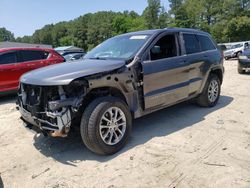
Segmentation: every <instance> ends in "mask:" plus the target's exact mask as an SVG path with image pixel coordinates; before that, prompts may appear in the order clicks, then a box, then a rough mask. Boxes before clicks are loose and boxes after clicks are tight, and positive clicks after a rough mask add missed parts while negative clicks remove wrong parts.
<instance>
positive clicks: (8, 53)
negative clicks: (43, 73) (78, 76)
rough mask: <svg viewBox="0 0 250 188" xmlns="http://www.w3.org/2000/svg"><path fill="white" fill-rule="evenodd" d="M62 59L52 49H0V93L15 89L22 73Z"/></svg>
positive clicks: (59, 61)
mask: <svg viewBox="0 0 250 188" xmlns="http://www.w3.org/2000/svg"><path fill="white" fill-rule="evenodd" d="M64 61H65V60H64V58H63V57H62V56H61V55H59V54H58V53H57V52H56V51H54V50H53V49H44V48H2V49H0V94H5V93H9V92H13V91H16V90H17V88H18V84H19V78H20V77H21V76H22V74H24V73H26V72H28V71H31V70H34V69H37V68H40V67H44V66H48V65H53V64H57V63H62V62H64Z"/></svg>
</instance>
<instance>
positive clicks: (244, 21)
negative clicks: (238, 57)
mask: <svg viewBox="0 0 250 188" xmlns="http://www.w3.org/2000/svg"><path fill="white" fill-rule="evenodd" d="M147 1H148V6H147V7H146V9H145V10H144V11H143V13H142V15H139V14H138V13H136V12H134V11H124V12H112V11H101V12H97V13H89V14H85V15H83V16H80V17H78V18H76V19H74V20H72V21H69V22H59V23H57V24H49V25H45V26H44V27H43V28H41V29H38V30H36V31H35V32H34V34H33V35H32V36H24V37H17V38H14V35H13V34H12V33H11V32H10V31H8V30H6V29H5V28H0V41H17V42H25V43H42V44H51V45H53V46H54V47H57V46H68V45H74V46H77V47H81V48H83V49H85V50H86V51H87V50H90V49H92V48H93V47H94V46H96V45H98V44H99V43H101V42H102V41H104V40H106V39H108V38H110V37H112V36H115V35H118V34H122V33H127V32H132V31H138V30H145V29H157V28H166V27H186V28H195V29H201V30H204V31H207V32H209V33H211V34H212V36H213V37H214V39H215V40H216V41H217V42H235V41H242V40H250V0H168V2H169V10H166V8H165V7H164V6H163V5H162V2H161V0H147Z"/></svg>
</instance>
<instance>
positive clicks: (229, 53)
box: [224, 42, 249, 60]
mask: <svg viewBox="0 0 250 188" xmlns="http://www.w3.org/2000/svg"><path fill="white" fill-rule="evenodd" d="M248 46H249V44H248V43H247V42H246V43H239V44H235V45H233V46H231V48H230V49H228V50H226V51H224V57H225V59H226V60H227V59H230V58H235V57H238V56H239V55H240V54H241V53H242V52H244V50H245V49H246V48H247V47H248Z"/></svg>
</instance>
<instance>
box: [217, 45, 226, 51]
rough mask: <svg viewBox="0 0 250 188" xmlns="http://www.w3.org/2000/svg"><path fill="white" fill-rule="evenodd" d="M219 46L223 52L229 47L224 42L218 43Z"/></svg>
mask: <svg viewBox="0 0 250 188" xmlns="http://www.w3.org/2000/svg"><path fill="white" fill-rule="evenodd" d="M218 48H219V49H220V50H221V51H223V52H224V51H226V50H227V47H226V45H224V44H218Z"/></svg>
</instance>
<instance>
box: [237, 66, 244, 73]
mask: <svg viewBox="0 0 250 188" xmlns="http://www.w3.org/2000/svg"><path fill="white" fill-rule="evenodd" d="M238 73H239V74H244V73H245V70H243V68H242V67H241V66H240V64H238Z"/></svg>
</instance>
